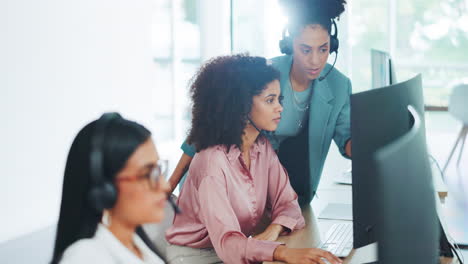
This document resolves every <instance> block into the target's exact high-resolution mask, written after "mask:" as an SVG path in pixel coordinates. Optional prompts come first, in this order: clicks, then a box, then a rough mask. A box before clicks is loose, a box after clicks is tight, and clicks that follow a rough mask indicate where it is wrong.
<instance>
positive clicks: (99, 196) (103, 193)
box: [88, 182, 117, 212]
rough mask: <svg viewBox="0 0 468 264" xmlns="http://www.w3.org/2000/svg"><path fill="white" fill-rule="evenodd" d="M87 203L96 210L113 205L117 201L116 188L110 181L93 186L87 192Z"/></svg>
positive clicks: (99, 210)
mask: <svg viewBox="0 0 468 264" xmlns="http://www.w3.org/2000/svg"><path fill="white" fill-rule="evenodd" d="M88 198H89V203H90V204H91V206H93V207H94V209H95V210H96V211H98V212H102V211H103V210H104V209H109V208H112V207H114V204H115V202H116V201H117V190H116V188H115V186H114V185H113V184H111V183H108V182H106V183H104V184H102V185H100V186H96V187H93V188H92V189H91V190H90V192H89V196H88Z"/></svg>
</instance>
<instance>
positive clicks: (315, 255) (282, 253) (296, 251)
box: [273, 245, 343, 264]
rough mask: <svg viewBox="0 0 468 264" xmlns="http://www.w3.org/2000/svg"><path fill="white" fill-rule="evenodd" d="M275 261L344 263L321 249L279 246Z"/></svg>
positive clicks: (317, 263)
mask: <svg viewBox="0 0 468 264" xmlns="http://www.w3.org/2000/svg"><path fill="white" fill-rule="evenodd" d="M273 258H274V259H275V260H280V261H283V262H286V263H297V264H309V263H311V264H325V263H327V262H325V260H323V259H326V260H327V261H328V262H329V263H331V264H339V263H342V262H343V261H342V260H341V259H339V258H338V257H336V256H334V255H333V254H331V253H330V252H328V251H325V250H322V249H319V248H287V247H286V246H283V245H281V246H278V247H277V248H276V250H275V252H274V253H273Z"/></svg>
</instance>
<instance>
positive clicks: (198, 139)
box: [187, 54, 280, 151]
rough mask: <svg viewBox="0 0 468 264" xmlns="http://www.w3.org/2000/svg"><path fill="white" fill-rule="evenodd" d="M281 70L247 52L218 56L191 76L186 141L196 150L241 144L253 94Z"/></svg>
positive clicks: (276, 77)
mask: <svg viewBox="0 0 468 264" xmlns="http://www.w3.org/2000/svg"><path fill="white" fill-rule="evenodd" d="M279 78H280V73H279V72H278V71H277V70H276V69H275V68H273V67H272V66H270V65H268V64H267V61H266V59H265V58H262V57H253V56H249V55H247V54H238V55H231V56H220V57H216V58H213V59H211V60H209V61H208V62H207V63H205V64H204V65H203V66H202V67H201V68H200V70H199V71H198V72H197V74H196V75H195V76H194V77H193V78H192V82H191V86H190V95H191V98H192V102H193V108H192V128H191V129H190V132H189V135H188V138H187V142H188V143H189V144H192V145H194V146H195V149H196V150H197V151H201V150H203V149H206V148H209V147H211V146H215V145H224V146H226V148H227V149H228V150H229V148H230V146H232V145H235V146H237V147H238V148H241V145H242V135H243V133H244V128H245V127H246V125H247V120H248V114H249V113H250V111H251V109H252V102H253V97H254V96H255V95H259V94H261V93H262V91H263V90H264V89H265V88H266V85H267V84H269V83H270V82H272V81H274V80H279Z"/></svg>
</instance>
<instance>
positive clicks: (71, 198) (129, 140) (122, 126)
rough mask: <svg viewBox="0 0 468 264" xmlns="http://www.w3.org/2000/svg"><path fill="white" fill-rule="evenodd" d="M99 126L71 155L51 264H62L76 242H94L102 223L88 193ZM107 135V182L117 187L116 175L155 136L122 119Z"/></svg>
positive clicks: (83, 135)
mask: <svg viewBox="0 0 468 264" xmlns="http://www.w3.org/2000/svg"><path fill="white" fill-rule="evenodd" d="M96 122H97V121H93V122H91V123H89V124H88V125H86V126H85V127H84V128H83V129H81V131H80V132H79V133H78V135H77V136H76V137H75V139H74V141H73V143H72V146H71V148H70V152H69V153H68V158H67V163H66V167H65V174H64V179H63V190H62V203H61V206H60V217H59V222H58V227H57V235H56V239H55V248H54V253H53V258H52V261H51V263H58V262H59V261H60V258H61V256H62V254H63V252H64V251H65V249H66V248H67V247H68V246H70V245H71V244H73V243H74V242H75V241H77V240H79V239H83V238H91V237H93V236H94V233H95V232H96V228H97V225H98V223H99V222H100V221H101V218H102V212H98V211H96V209H94V208H93V206H92V205H90V202H89V199H88V196H89V195H88V193H89V191H90V189H91V187H93V186H92V181H91V177H90V152H91V142H92V138H93V136H95V133H96V131H95V130H96ZM99 132H102V133H104V135H103V138H104V140H103V142H102V143H103V144H102V145H103V146H102V150H101V151H102V153H103V157H104V158H103V161H104V162H103V163H104V164H103V178H104V179H105V180H106V181H108V182H111V183H113V182H114V179H115V176H116V174H117V173H118V172H119V171H120V170H121V169H122V168H124V166H125V164H126V162H127V160H128V159H129V157H130V156H131V155H132V153H133V152H134V151H135V150H136V149H137V148H138V146H140V145H141V144H142V143H144V142H145V141H146V140H148V139H149V138H150V136H151V133H150V131H149V130H148V129H146V128H145V127H143V126H142V125H140V124H138V123H135V122H132V121H129V120H126V119H123V118H122V117H120V116H118V117H117V118H114V119H112V120H111V121H110V122H109V124H108V125H107V127H106V129H105V131H99Z"/></svg>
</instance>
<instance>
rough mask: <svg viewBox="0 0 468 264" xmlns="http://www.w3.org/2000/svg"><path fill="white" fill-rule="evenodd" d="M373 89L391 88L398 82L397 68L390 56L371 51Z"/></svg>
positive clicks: (385, 53) (383, 52)
mask: <svg viewBox="0 0 468 264" xmlns="http://www.w3.org/2000/svg"><path fill="white" fill-rule="evenodd" d="M371 67H372V89H375V88H380V87H384V86H389V85H392V84H395V83H396V82H397V80H396V75H395V67H394V65H393V61H392V59H391V58H390V54H388V53H387V52H385V51H381V50H376V49H371Z"/></svg>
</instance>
